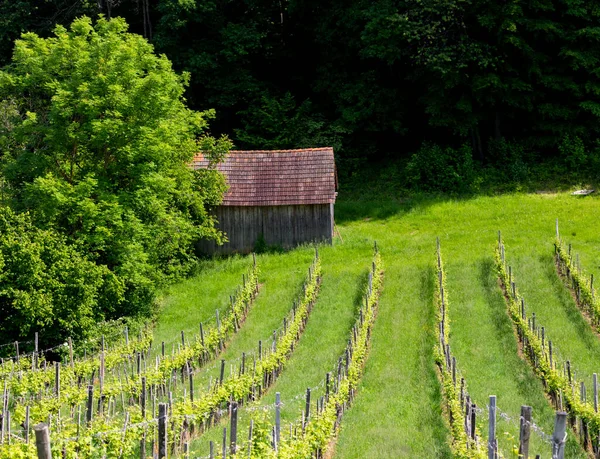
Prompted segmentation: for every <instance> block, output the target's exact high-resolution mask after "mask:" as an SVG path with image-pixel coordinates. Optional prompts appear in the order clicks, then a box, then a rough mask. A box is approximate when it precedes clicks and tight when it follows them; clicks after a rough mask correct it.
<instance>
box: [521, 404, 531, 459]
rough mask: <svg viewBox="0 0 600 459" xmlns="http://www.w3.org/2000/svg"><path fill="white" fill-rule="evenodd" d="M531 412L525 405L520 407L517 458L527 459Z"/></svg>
mask: <svg viewBox="0 0 600 459" xmlns="http://www.w3.org/2000/svg"><path fill="white" fill-rule="evenodd" d="M531 411H532V408H531V407H530V406H527V405H523V406H521V423H520V429H519V456H522V457H523V458H524V459H527V458H528V457H529V438H530V436H531Z"/></svg>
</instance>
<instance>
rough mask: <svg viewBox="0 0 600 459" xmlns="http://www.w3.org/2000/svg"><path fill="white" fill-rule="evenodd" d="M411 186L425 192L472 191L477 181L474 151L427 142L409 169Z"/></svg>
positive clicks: (468, 148) (413, 159)
mask: <svg viewBox="0 0 600 459" xmlns="http://www.w3.org/2000/svg"><path fill="white" fill-rule="evenodd" d="M406 173H407V180H408V183H409V185H410V186H411V187H412V188H414V189H418V190H422V191H444V192H450V193H457V192H466V191H469V190H470V189H471V188H472V186H473V183H474V180H475V166H474V163H473V156H472V152H471V148H470V147H469V146H468V145H463V146H462V147H460V148H457V149H455V148H451V147H446V148H442V147H441V146H439V145H436V144H431V143H424V144H423V145H422V146H421V148H420V149H419V151H417V152H416V153H415V154H413V155H412V157H411V159H410V161H409V162H408V164H407V166H406Z"/></svg>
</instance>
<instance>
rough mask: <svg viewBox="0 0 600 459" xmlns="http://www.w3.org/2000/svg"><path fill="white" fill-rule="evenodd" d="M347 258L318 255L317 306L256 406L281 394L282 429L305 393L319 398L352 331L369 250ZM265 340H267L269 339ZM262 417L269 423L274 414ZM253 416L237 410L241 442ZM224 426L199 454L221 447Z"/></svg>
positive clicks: (330, 251)
mask: <svg viewBox="0 0 600 459" xmlns="http://www.w3.org/2000/svg"><path fill="white" fill-rule="evenodd" d="M350 251H351V252H353V253H352V254H351V255H352V256H350V254H348V258H344V259H342V260H339V259H338V257H336V256H335V255H336V253H337V252H336V251H335V249H334V248H332V247H323V248H322V249H321V250H320V255H321V263H322V269H323V280H322V283H321V291H320V293H319V297H318V299H317V303H316V305H315V307H314V308H313V311H312V313H311V317H310V319H309V321H308V323H307V326H306V329H305V330H304V333H303V335H302V338H301V339H300V341H299V343H298V345H297V347H296V349H295V351H294V353H293V355H292V357H291V358H290V360H289V362H288V363H287V365H286V368H285V369H284V371H283V373H282V374H281V375H280V377H279V378H278V379H277V381H276V382H275V384H274V385H273V386H272V387H271V388H270V389H269V392H268V393H267V395H265V396H264V397H263V398H262V400H261V401H260V405H262V406H265V405H272V404H273V403H274V397H275V393H276V392H280V393H281V400H282V401H283V407H282V410H281V416H282V423H283V428H285V427H286V423H287V422H293V421H296V420H297V419H298V417H299V416H300V412H301V410H302V409H303V408H304V403H305V402H304V399H303V397H302V395H303V393H304V392H305V391H306V389H307V388H308V387H310V388H314V387H316V386H319V389H318V390H316V391H314V392H313V394H312V395H311V398H312V400H313V401H314V400H316V398H317V397H319V396H321V395H323V393H324V386H323V384H321V383H322V382H323V381H324V379H325V375H326V373H327V372H328V371H332V370H333V369H334V367H335V365H336V363H337V359H338V357H339V356H340V355H341V354H342V352H343V351H344V348H345V345H346V340H347V339H348V337H349V334H350V331H351V328H352V325H353V323H354V320H355V318H356V313H357V311H358V301H360V299H361V297H362V294H363V293H364V288H365V286H366V281H367V273H368V270H369V267H370V262H371V258H372V247H371V246H368V245H367V246H365V247H363V246H362V245H357V246H355V247H354V249H351V250H350ZM267 336H268V335H267ZM265 413H266V415H267V416H269V417H271V418H272V417H273V410H272V409H271V410H267V411H266V412H265ZM251 415H252V412H247V411H245V409H244V408H241V409H240V411H239V415H238V425H239V429H240V431H241V432H244V434H243V435H242V438H246V437H245V435H246V433H247V429H248V424H249V421H250V417H251ZM224 426H227V423H226V421H224V422H222V423H221V424H219V425H218V426H215V427H213V428H212V429H210V430H209V431H208V432H207V433H206V434H205V435H204V436H203V437H202V439H201V440H199V441H198V442H196V444H195V445H194V447H195V448H198V454H200V453H205V452H206V451H208V449H207V445H208V442H209V441H211V440H212V441H214V442H215V444H218V443H219V442H221V441H222V429H223V427H224Z"/></svg>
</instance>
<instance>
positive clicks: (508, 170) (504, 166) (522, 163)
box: [488, 138, 529, 183]
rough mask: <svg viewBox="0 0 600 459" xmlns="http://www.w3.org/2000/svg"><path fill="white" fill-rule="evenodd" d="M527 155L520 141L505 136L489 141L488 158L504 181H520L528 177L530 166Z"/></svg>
mask: <svg viewBox="0 0 600 459" xmlns="http://www.w3.org/2000/svg"><path fill="white" fill-rule="evenodd" d="M526 157H527V152H526V150H525V148H524V147H523V146H522V145H521V144H519V143H516V142H511V141H509V140H506V139H504V138H501V139H499V140H490V142H489V143H488V160H489V162H490V164H491V165H492V166H493V168H494V169H495V170H496V171H497V172H499V179H500V180H501V181H502V182H504V183H519V182H522V181H524V180H526V179H527V177H528V176H529V166H528V165H527V161H526Z"/></svg>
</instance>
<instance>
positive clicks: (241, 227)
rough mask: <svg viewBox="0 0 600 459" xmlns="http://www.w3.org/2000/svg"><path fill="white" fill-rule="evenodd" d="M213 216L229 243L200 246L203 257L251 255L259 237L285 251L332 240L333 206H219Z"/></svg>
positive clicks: (210, 243)
mask: <svg viewBox="0 0 600 459" xmlns="http://www.w3.org/2000/svg"><path fill="white" fill-rule="evenodd" d="M215 213H216V217H217V220H218V221H219V225H218V227H219V229H221V230H222V231H224V232H225V234H226V235H227V238H228V239H229V242H226V243H225V244H224V245H222V246H217V245H216V244H215V243H213V242H208V241H207V242H203V243H202V244H201V245H200V250H201V251H202V252H204V253H209V254H212V253H234V252H251V251H252V250H253V249H254V244H255V243H256V241H257V239H258V238H259V236H260V235H261V234H262V235H263V237H264V239H265V242H266V243H267V244H268V245H275V246H281V247H283V248H286V249H287V248H291V247H295V246H297V245H299V244H302V243H304V242H313V241H319V242H331V239H332V237H333V204H312V205H297V206H219V207H217V209H216V212H215Z"/></svg>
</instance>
